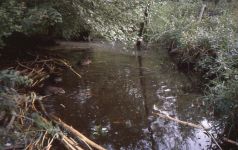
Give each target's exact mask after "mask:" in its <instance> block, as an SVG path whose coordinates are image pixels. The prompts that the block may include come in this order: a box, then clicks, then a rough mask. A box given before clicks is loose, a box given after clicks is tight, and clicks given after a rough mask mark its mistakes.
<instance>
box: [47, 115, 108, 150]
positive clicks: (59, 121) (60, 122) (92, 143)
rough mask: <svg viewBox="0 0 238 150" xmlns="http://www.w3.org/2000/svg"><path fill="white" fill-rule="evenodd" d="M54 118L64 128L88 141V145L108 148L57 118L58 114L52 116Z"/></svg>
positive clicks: (103, 149) (100, 148)
mask: <svg viewBox="0 0 238 150" xmlns="http://www.w3.org/2000/svg"><path fill="white" fill-rule="evenodd" d="M51 117H52V118H53V119H54V120H53V121H54V122H55V123H57V124H58V125H60V126H61V127H63V128H64V129H66V130H67V131H69V132H70V133H72V134H73V135H75V137H77V138H78V139H80V140H82V141H84V142H86V143H87V144H88V145H90V146H92V147H93V148H95V149H98V150H106V149H105V148H103V147H102V146H100V145H98V144H96V143H95V142H93V141H91V140H90V139H88V138H87V137H86V136H84V135H83V134H82V133H80V132H79V131H77V130H75V129H74V128H73V127H72V126H69V125H67V124H66V123H64V122H63V121H62V120H60V119H59V118H57V117H56V116H51Z"/></svg>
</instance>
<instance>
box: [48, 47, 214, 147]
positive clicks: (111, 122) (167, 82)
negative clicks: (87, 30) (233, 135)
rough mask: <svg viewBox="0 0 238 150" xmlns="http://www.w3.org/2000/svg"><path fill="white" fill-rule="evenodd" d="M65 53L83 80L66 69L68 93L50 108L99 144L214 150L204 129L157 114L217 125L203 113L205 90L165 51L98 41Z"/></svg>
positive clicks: (49, 106)
mask: <svg viewBox="0 0 238 150" xmlns="http://www.w3.org/2000/svg"><path fill="white" fill-rule="evenodd" d="M89 46H90V45H89ZM65 56H67V57H68V58H70V60H71V62H72V63H73V64H74V67H75V68H76V70H77V71H78V72H79V73H80V74H81V75H82V78H81V79H79V78H78V77H77V76H75V75H74V74H72V72H70V71H68V72H65V73H64V75H63V83H62V85H61V86H62V87H63V88H64V89H65V91H66V94H65V95H60V96H54V97H52V100H50V101H47V108H48V109H49V111H51V112H53V113H55V114H56V115H58V116H59V117H60V118H62V120H64V121H65V122H67V123H68V124H70V125H72V126H73V127H74V128H76V129H78V130H79V131H80V132H82V133H84V134H85V135H86V136H88V137H89V138H91V139H93V140H94V141H95V142H97V143H99V144H101V145H102V146H104V147H105V148H107V149H115V150H118V149H121V150H124V149H129V150H131V149H141V150H142V149H143V150H144V149H155V150H180V149H181V150H200V149H211V146H212V141H211V139H210V138H209V137H208V136H207V135H206V134H205V133H204V132H203V131H201V130H199V129H194V128H192V127H187V126H184V125H181V124H178V123H176V122H174V121H169V120H165V119H163V118H160V117H158V116H156V115H153V114H152V112H156V111H160V112H162V113H164V114H169V115H171V116H173V117H175V118H179V119H180V120H184V121H189V122H193V123H195V124H200V123H201V124H203V125H205V126H208V125H209V124H212V123H213V122H209V121H208V120H209V119H210V118H209V116H206V115H205V114H204V113H203V111H202V110H203V107H204V106H203V103H202V100H201V98H200V97H201V94H199V93H198V92H196V90H193V89H195V88H196V87H195V86H194V85H193V84H192V83H191V82H190V80H188V78H187V77H186V76H185V75H184V74H183V73H181V72H179V71H177V68H176V66H175V65H174V64H173V63H172V62H171V61H170V59H169V57H168V56H167V52H166V51H165V50H160V49H154V50H148V51H144V52H141V53H138V52H136V51H133V50H130V51H126V50H122V49H120V48H114V49H110V48H109V47H105V46H102V45H101V46H95V45H94V46H93V48H91V49H87V50H85V51H73V50H72V51H67V52H66V53H65ZM89 60H90V61H91V63H90V64H88V65H85V64H83V63H84V62H85V61H86V62H87V61H88V62H90V61H89ZM61 104H63V105H64V106H65V108H63V107H62V105H61Z"/></svg>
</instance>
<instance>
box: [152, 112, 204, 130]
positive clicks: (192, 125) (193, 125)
mask: <svg viewBox="0 0 238 150" xmlns="http://www.w3.org/2000/svg"><path fill="white" fill-rule="evenodd" d="M153 114H155V115H157V116H159V117H161V118H164V119H169V120H172V121H175V122H178V123H180V124H183V125H186V126H190V127H194V128H197V129H204V128H203V127H202V126H201V125H196V124H194V123H190V122H186V121H181V120H179V119H177V118H173V117H170V116H169V115H165V114H162V113H153Z"/></svg>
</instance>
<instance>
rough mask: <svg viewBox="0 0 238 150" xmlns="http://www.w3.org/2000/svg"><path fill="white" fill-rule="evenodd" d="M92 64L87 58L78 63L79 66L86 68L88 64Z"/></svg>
mask: <svg viewBox="0 0 238 150" xmlns="http://www.w3.org/2000/svg"><path fill="white" fill-rule="evenodd" d="M91 63H92V60H90V59H89V58H86V59H83V60H81V61H79V62H78V65H79V66H87V65H89V64H91Z"/></svg>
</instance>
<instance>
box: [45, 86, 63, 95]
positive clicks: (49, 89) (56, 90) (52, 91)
mask: <svg viewBox="0 0 238 150" xmlns="http://www.w3.org/2000/svg"><path fill="white" fill-rule="evenodd" d="M43 93H44V95H57V94H65V90H64V89H63V88H61V87H56V86H46V87H44V89H43Z"/></svg>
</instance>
